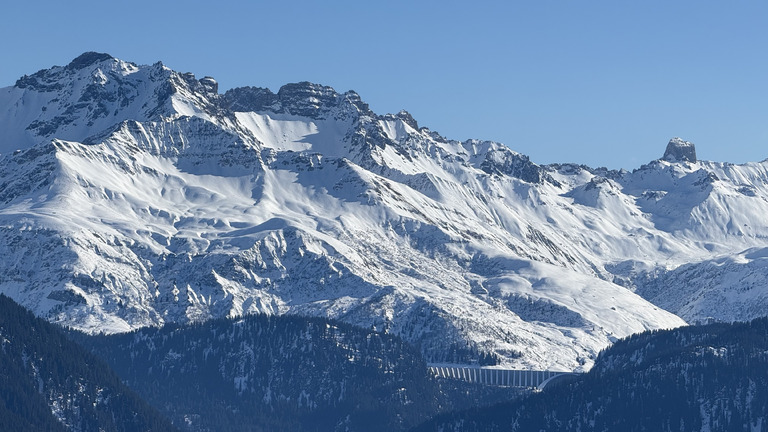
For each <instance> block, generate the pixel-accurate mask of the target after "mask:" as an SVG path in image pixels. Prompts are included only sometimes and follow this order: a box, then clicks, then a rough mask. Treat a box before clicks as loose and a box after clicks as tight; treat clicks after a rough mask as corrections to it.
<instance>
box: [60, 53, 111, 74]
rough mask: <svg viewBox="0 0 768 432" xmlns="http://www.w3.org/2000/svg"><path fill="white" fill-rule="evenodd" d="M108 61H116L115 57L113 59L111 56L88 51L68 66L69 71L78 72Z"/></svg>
mask: <svg viewBox="0 0 768 432" xmlns="http://www.w3.org/2000/svg"><path fill="white" fill-rule="evenodd" d="M107 60H115V58H114V57H112V56H111V55H109V54H106V53H98V52H94V51H88V52H85V53H82V54H80V55H79V56H77V57H76V58H75V59H74V60H72V61H71V62H69V64H68V65H67V66H66V68H67V69H68V70H77V69H83V68H86V67H88V66H90V65H92V64H95V63H99V62H103V61H107Z"/></svg>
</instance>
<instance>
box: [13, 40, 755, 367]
mask: <svg viewBox="0 0 768 432" xmlns="http://www.w3.org/2000/svg"><path fill="white" fill-rule="evenodd" d="M217 91H218V89H217V85H216V83H215V80H213V79H211V78H208V77H206V78H203V79H201V80H197V79H195V78H194V76H193V75H191V74H181V73H177V72H174V71H172V70H170V69H168V68H167V67H165V66H163V65H162V64H161V63H157V64H155V65H152V66H137V65H134V64H132V63H127V62H123V61H121V60H118V59H115V58H112V57H110V56H107V55H103V54H95V53H86V54H84V55H83V56H81V57H79V58H78V59H75V60H74V61H73V62H72V63H70V64H69V65H67V66H65V67H54V68H51V69H48V70H43V71H40V72H38V73H36V74H33V75H31V76H28V77H23V78H22V79H20V80H19V81H18V82H17V84H16V85H15V86H14V87H10V88H5V89H0V109H2V112H0V122H2V123H1V125H2V129H0V130H2V131H3V132H2V138H0V154H2V159H1V160H0V202H2V203H3V204H2V208H0V245H3V246H4V251H3V252H4V256H5V257H6V259H5V260H4V261H3V264H2V265H3V266H4V268H3V276H2V277H0V289H1V290H2V291H3V292H6V293H8V295H10V296H12V297H14V298H15V299H17V300H18V301H20V302H21V303H23V304H24V305H26V306H27V307H30V308H31V309H33V310H34V311H35V312H36V313H37V314H39V315H41V316H45V317H47V318H49V319H51V320H53V321H57V322H62V323H66V324H70V325H75V326H77V327H78V328H82V329H85V330H89V331H107V332H117V331H125V330H129V329H132V328H137V327H141V326H146V325H157V324H160V323H164V322H182V323H183V322H190V321H198V320H201V319H206V318H210V317H215V316H236V315H239V314H244V313H252V312H266V313H299V314H309V315H321V316H330V317H334V318H338V319H341V320H344V321H347V322H350V323H353V324H357V325H362V326H366V327H375V328H377V329H380V330H381V329H384V330H387V331H390V332H394V333H396V334H399V335H401V336H403V337H404V338H406V339H407V340H409V341H411V342H414V343H417V344H418V345H419V346H420V347H421V348H422V350H423V351H424V352H425V353H427V354H428V357H429V358H430V359H432V360H440V359H441V355H442V354H441V353H444V351H445V347H446V342H445V341H446V340H448V341H450V343H452V344H458V345H466V344H470V345H471V346H474V347H477V348H479V349H481V350H484V351H489V352H490V351H492V352H495V353H496V354H498V355H499V356H501V357H502V358H503V359H504V361H505V363H506V364H508V365H510V366H514V367H532V368H540V369H550V368H563V369H574V368H588V367H589V365H591V362H592V358H593V357H594V355H595V354H596V352H597V351H599V350H600V349H601V348H602V347H604V346H606V344H608V343H610V341H611V340H614V339H615V338H617V337H622V336H626V335H628V334H630V333H633V332H637V331H642V330H645V329H649V328H657V327H670V326H676V325H681V324H683V321H682V320H680V319H678V318H676V317H674V316H672V315H671V314H668V313H666V312H664V311H662V310H659V309H658V308H656V307H655V306H654V305H652V304H650V303H648V302H647V301H645V300H643V299H641V298H640V297H638V296H637V295H635V294H633V293H632V292H631V289H634V288H635V287H636V286H637V284H638V281H645V280H646V279H647V278H652V276H653V275H655V274H657V273H658V272H659V270H660V269H673V268H675V267H676V266H678V265H680V264H682V263H687V262H697V261H702V260H705V259H710V258H712V256H716V255H724V256H727V255H729V254H733V253H737V252H740V251H743V250H746V249H748V248H752V247H760V246H762V245H763V244H764V242H765V240H764V239H765V238H766V234H768V226H766V225H765V224H762V225H761V224H759V222H755V221H759V220H760V219H759V218H755V217H754V216H755V215H758V214H764V211H765V210H768V209H766V207H768V201H766V199H765V197H766V196H768V190H766V186H765V181H764V179H766V178H768V176H767V175H766V164H765V163H754V164H746V165H738V166H737V165H730V164H721V163H714V162H702V161H697V162H670V161H664V160H660V161H654V162H651V163H650V164H648V165H645V166H643V167H641V168H640V169H638V170H635V171H634V172H631V173H630V172H626V171H609V170H605V169H597V170H595V169H591V168H588V167H583V166H576V165H569V164H563V165H551V166H539V165H536V164H534V163H533V162H531V161H530V160H529V159H528V158H527V157H526V156H524V155H520V154H518V153H516V152H514V151H512V150H510V149H509V148H507V147H505V146H503V145H501V144H497V143H493V142H488V141H477V140H469V141H465V142H458V141H452V140H448V139H445V138H443V137H441V136H440V135H439V134H437V133H435V132H433V131H430V130H429V129H427V128H419V127H418V124H417V123H416V121H415V120H414V119H413V118H412V117H411V116H410V115H409V114H408V113H406V112H400V113H398V114H394V115H391V114H390V115H383V116H380V115H377V114H375V113H373V112H372V111H370V109H369V107H368V106H367V105H366V104H365V103H364V102H362V100H361V99H360V97H359V96H358V95H357V94H356V93H354V92H347V93H343V94H339V93H337V92H335V91H334V90H333V89H331V88H329V87H324V86H319V85H315V84H310V83H298V84H293V85H287V86H284V87H283V88H281V89H280V91H278V92H277V93H272V92H271V91H269V90H266V89H259V88H241V89H233V90H229V91H227V92H226V93H224V94H223V95H222V94H219V93H217ZM17 149H18V150H17ZM747 201H749V202H747ZM723 208H726V209H728V208H732V209H737V210H738V212H736V211H733V212H731V215H729V214H728V212H725V214H723V212H721V210H722V209H723ZM760 212H763V213H760ZM744 223H748V224H749V225H748V226H747V227H745V226H744ZM649 275H650V276H649ZM627 287H629V288H631V289H627ZM640 292H642V290H640Z"/></svg>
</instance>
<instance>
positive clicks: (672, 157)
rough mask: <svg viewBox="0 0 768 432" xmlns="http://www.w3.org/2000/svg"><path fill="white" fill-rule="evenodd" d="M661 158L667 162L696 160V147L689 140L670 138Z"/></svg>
mask: <svg viewBox="0 0 768 432" xmlns="http://www.w3.org/2000/svg"><path fill="white" fill-rule="evenodd" d="M662 159H663V160H665V161H667V162H696V147H695V146H694V145H693V143H692V142H690V141H685V140H683V139H681V138H678V137H675V138H672V139H671V140H669V144H667V150H666V151H665V152H664V157H662Z"/></svg>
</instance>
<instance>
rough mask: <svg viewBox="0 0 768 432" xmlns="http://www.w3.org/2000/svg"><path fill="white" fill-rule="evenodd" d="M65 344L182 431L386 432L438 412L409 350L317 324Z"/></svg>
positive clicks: (215, 324) (272, 319)
mask: <svg viewBox="0 0 768 432" xmlns="http://www.w3.org/2000/svg"><path fill="white" fill-rule="evenodd" d="M75 337H76V339H77V340H78V341H79V342H80V343H81V344H84V345H86V346H87V347H89V348H90V349H92V350H93V351H94V352H96V353H98V354H99V355H100V356H101V357H102V358H104V359H105V360H106V361H107V362H108V363H109V364H110V366H112V368H113V369H114V370H115V371H116V372H117V373H118V374H119V375H120V376H121V377H122V378H123V380H124V381H125V382H126V383H127V384H128V385H129V386H130V387H132V388H133V389H135V390H136V391H137V392H138V393H139V394H140V395H141V396H142V397H144V398H145V399H146V400H147V401H148V402H149V403H151V404H152V405H154V406H156V407H158V408H159V409H160V410H161V411H162V412H163V413H164V414H165V415H167V416H168V417H170V418H171V419H172V420H173V421H174V423H175V424H178V425H179V426H180V427H182V428H183V429H187V430H196V431H216V430H231V431H235V430H237V431H271V430H295V431H301V430H304V431H329V430H337V429H338V430H347V429H348V430H371V431H373V430H382V431H385V430H386V431H392V430H404V429H407V428H409V427H412V426H414V425H416V424H418V423H419V422H422V421H424V420H426V419H427V418H428V416H430V415H433V414H435V413H437V412H439V410H440V389H439V387H438V385H437V382H436V381H435V379H434V378H432V377H430V376H429V375H428V372H427V368H426V364H425V363H424V360H423V359H422V357H421V355H420V353H419V352H418V350H416V349H415V348H413V347H411V346H410V345H407V344H405V343H404V342H403V341H402V340H401V339H399V338H396V337H393V336H389V335H385V334H380V333H375V332H372V331H370V330H364V329H360V328H356V327H353V326H350V325H346V324H343V323H339V322H335V321H329V320H326V319H320V318H302V317H291V316H279V317H278V316H265V315H255V316H248V317H244V318H240V319H237V320H213V321H208V322H205V323H202V324H194V325H189V326H183V327H178V326H173V325H171V326H166V327H164V328H161V329H154V328H148V329H142V330H138V331H134V332H131V333H127V334H120V335H113V336H96V337H94V336H84V335H79V336H75Z"/></svg>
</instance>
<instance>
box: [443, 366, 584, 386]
mask: <svg viewBox="0 0 768 432" xmlns="http://www.w3.org/2000/svg"><path fill="white" fill-rule="evenodd" d="M429 371H430V372H432V373H433V374H434V375H435V376H436V377H438V378H445V379H457V380H461V381H466V382H471V383H478V384H484V385H491V386H502V387H540V386H542V384H546V382H547V381H548V380H550V379H551V378H554V377H556V376H559V375H564V374H568V375H570V374H571V373H570V372H559V371H544V370H539V371H537V370H514V369H490V368H480V367H470V366H429Z"/></svg>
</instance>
